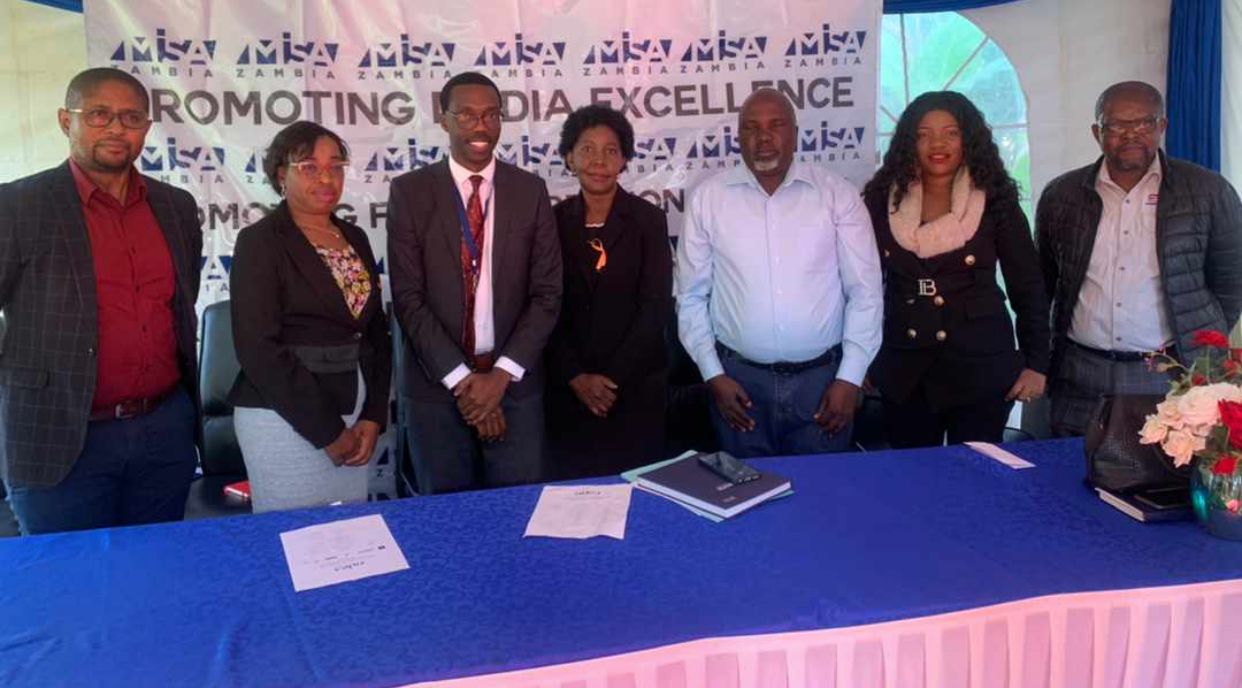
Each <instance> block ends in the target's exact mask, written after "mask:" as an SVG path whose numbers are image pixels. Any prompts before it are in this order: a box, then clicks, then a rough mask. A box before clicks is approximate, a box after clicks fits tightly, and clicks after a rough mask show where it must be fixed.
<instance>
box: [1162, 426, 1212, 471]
mask: <svg viewBox="0 0 1242 688" xmlns="http://www.w3.org/2000/svg"><path fill="white" fill-rule="evenodd" d="M1196 440H1198V441H1196ZM1201 443H1202V440H1201V439H1200V438H1197V437H1195V436H1194V435H1192V434H1190V433H1188V432H1186V431H1184V430H1174V431H1172V432H1170V433H1169V435H1168V437H1166V438H1165V439H1164V443H1163V444H1161V445H1160V446H1161V447H1163V448H1164V453H1165V454H1168V455H1169V456H1171V457H1173V464H1174V465H1175V466H1185V465H1186V464H1188V463H1190V458H1191V457H1192V456H1194V454H1195V447H1196V446H1197V445H1199V444H1201Z"/></svg>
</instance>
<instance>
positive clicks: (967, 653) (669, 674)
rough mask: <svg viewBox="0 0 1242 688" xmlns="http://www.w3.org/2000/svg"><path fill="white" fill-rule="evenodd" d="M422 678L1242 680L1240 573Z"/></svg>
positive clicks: (542, 685) (985, 687)
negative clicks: (1210, 580)
mask: <svg viewBox="0 0 1242 688" xmlns="http://www.w3.org/2000/svg"><path fill="white" fill-rule="evenodd" d="M1067 565H1069V562H1067ZM416 685H418V686H425V687H429V688H430V687H433V688H485V687H486V688H1091V687H1098V688H1140V687H1141V688H1192V687H1194V688H1242V580H1230V581H1220V582H1214V583H1202V584H1194V585H1181V586H1171V587H1160V588H1144V589H1138V590H1110V591H1104V592H1092V593H1075V594H1067V595H1051V596H1047V597H1038V598H1033V599H1028V600H1020V601H1017V602H1009V603H1006V604H999V605H995V606H991V607H981V608H977V609H969V610H966V611H961V612H954V613H951V614H941V615H938V616H930V617H923V618H915V619H905V620H901V621H894V622H889V623H880V624H872V625H867V626H856V627H852V628H833V629H826V630H819V631H804V632H797V633H776V634H770V635H757V636H739V637H731V638H709V639H703V640H696V641H692V642H686V643H679V644H676V645H669V646H665V647H660V648H655V649H651V650H644V651H641V652H632V653H626V654H622V655H614V656H611V657H603V658H599V659H594V660H588V661H583V662H573V663H570V664H562V665H558V666H549V667H540V668H537V669H529V670H524V671H515V672H509V673H502V674H492V675H488V676H475V677H470V678H464V679H457V680H451V681H438V682H431V683H420V684H416Z"/></svg>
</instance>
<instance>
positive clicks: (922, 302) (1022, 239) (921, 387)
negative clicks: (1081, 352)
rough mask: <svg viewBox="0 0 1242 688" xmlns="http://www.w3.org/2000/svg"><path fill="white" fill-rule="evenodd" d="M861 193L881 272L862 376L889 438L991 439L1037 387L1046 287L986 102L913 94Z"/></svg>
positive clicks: (1045, 333) (935, 441) (933, 441)
mask: <svg viewBox="0 0 1242 688" xmlns="http://www.w3.org/2000/svg"><path fill="white" fill-rule="evenodd" d="M863 197H864V200H865V202H866V205H867V209H868V210H869V211H870V213H871V222H872V224H873V226H874V228H875V233H876V240H877V244H878V246H879V249H880V259H881V263H882V265H883V267H884V271H885V288H884V344H883V346H882V347H881V348H880V353H879V355H878V356H877V357H876V360H875V362H874V363H873V364H872V366H871V380H872V382H874V383H875V385H876V386H877V387H878V388H879V390H880V394H881V396H882V398H883V402H884V412H885V420H886V422H885V424H886V426H887V430H888V439H889V441H890V442H891V444H892V445H893V446H894V447H919V446H932V445H936V446H938V445H941V444H943V443H944V440H945V436H946V434H947V436H948V441H949V443H950V444H956V443H959V442H966V441H970V440H978V441H989V442H998V441H1000V440H1001V438H1002V436H1003V434H1004V430H1005V421H1006V419H1007V418H1008V417H1009V412H1010V410H1011V409H1012V407H1013V401H1014V400H1015V399H1017V400H1020V401H1024V402H1025V401H1030V400H1032V399H1035V398H1037V397H1039V396H1041V395H1042V394H1043V393H1044V385H1045V377H1044V376H1045V374H1046V372H1047V369H1048V347H1049V341H1048V337H1049V324H1048V299H1047V292H1045V290H1044V285H1043V278H1042V276H1041V274H1040V269H1039V260H1038V258H1037V257H1036V253H1035V245H1034V242H1033V241H1032V239H1031V232H1030V226H1029V224H1028V222H1027V219H1026V215H1025V214H1024V213H1023V212H1022V208H1021V206H1019V205H1018V188H1017V184H1016V183H1015V182H1014V181H1013V179H1012V178H1011V177H1010V176H1009V174H1008V173H1007V172H1006V171H1005V167H1004V164H1003V163H1002V162H1001V159H1000V154H999V152H998V151H997V148H996V144H995V143H994V142H993V140H992V133H991V130H990V129H989V128H988V126H987V123H986V122H985V121H984V119H983V115H982V114H981V113H980V112H979V110H978V109H977V108H976V107H975V106H974V104H973V103H971V102H970V101H969V100H968V99H967V98H966V97H965V96H963V95H961V94H959V93H955V92H952V91H942V92H934V93H925V94H923V95H921V96H919V97H918V98H915V99H914V101H913V102H911V103H910V105H909V107H907V108H906V111H905V112H903V113H902V115H901V118H900V120H899V121H898V123H897V129H896V131H895V133H894V135H893V141H892V143H891V144H890V145H889V149H888V152H887V153H886V154H885V155H884V164H883V165H882V166H881V167H880V170H879V171H878V172H876V174H875V176H874V177H873V178H872V179H871V181H870V182H868V183H867V186H866V187H865V189H864V191H863ZM998 263H999V265H1000V269H1001V272H1002V273H1003V275H1004V280H1005V289H1004V291H1002V290H1001V288H1000V286H998V285H997V282H996V266H997V264H998ZM1006 293H1008V296H1009V299H1010V300H1011V301H1012V302H1013V307H1014V311H1015V312H1016V315H1017V333H1018V348H1017V349H1016V350H1015V348H1014V328H1013V324H1012V323H1011V321H1010V315H1009V310H1008V309H1007V308H1006V307H1005V297H1006Z"/></svg>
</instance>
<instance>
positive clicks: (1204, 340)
mask: <svg viewBox="0 0 1242 688" xmlns="http://www.w3.org/2000/svg"><path fill="white" fill-rule="evenodd" d="M1195 344H1196V345H1198V346H1211V347H1215V348H1217V349H1228V348H1229V338H1228V337H1226V336H1225V335H1223V334H1221V333H1220V332H1217V331H1216V330H1199V331H1198V332H1195Z"/></svg>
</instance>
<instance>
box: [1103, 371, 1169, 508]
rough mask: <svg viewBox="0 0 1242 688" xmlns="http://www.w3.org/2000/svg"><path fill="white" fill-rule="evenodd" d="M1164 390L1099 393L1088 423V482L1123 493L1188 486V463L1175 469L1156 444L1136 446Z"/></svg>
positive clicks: (1161, 399) (1166, 455)
mask: <svg viewBox="0 0 1242 688" xmlns="http://www.w3.org/2000/svg"><path fill="white" fill-rule="evenodd" d="M1162 401H1164V395H1163V394H1119V395H1115V396H1105V397H1102V398H1101V399H1100V401H1099V403H1097V404H1096V406H1095V410H1094V411H1093V412H1092V414H1091V422H1090V423H1089V424H1088V425H1087V436H1086V438H1085V442H1084V449H1085V451H1086V458H1087V483H1088V484H1089V485H1091V486H1092V487H1101V488H1104V489H1105V490H1108V491H1109V492H1114V493H1117V494H1126V493H1130V492H1134V491H1136V490H1142V489H1148V488H1153V487H1172V486H1179V485H1187V484H1189V480H1190V466H1184V467H1182V468H1178V467H1176V466H1174V465H1173V459H1172V458H1171V457H1169V455H1168V454H1165V453H1164V450H1163V449H1161V448H1160V445H1158V444H1140V443H1139V431H1140V430H1141V429H1142V428H1143V424H1144V423H1145V422H1146V421H1147V416H1148V415H1150V414H1153V413H1155V412H1156V404H1159V403H1160V402H1162Z"/></svg>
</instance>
